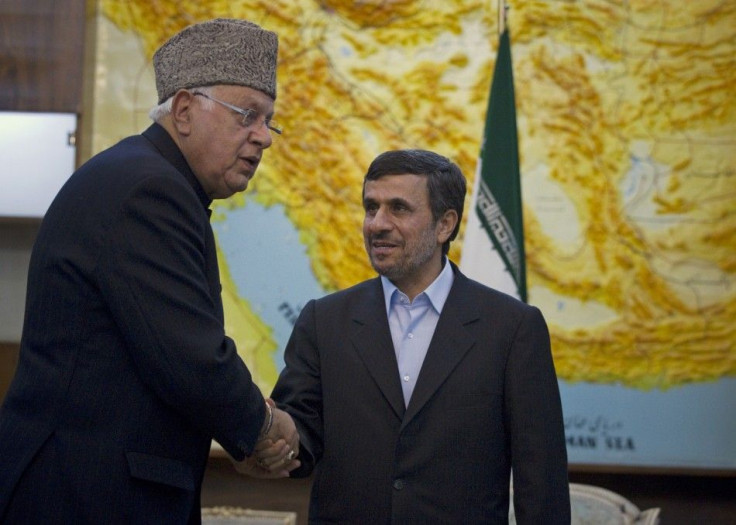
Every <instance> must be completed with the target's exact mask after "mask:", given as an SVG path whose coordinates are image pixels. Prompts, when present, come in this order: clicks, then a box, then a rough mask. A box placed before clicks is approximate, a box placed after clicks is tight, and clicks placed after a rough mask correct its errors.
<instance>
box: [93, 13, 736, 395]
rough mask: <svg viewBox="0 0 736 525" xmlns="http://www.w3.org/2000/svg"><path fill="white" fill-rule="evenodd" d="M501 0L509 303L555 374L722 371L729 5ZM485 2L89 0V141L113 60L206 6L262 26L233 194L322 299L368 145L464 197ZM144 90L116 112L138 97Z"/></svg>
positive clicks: (732, 32) (485, 76) (257, 325)
mask: <svg viewBox="0 0 736 525" xmlns="http://www.w3.org/2000/svg"><path fill="white" fill-rule="evenodd" d="M510 3H511V5H512V9H511V11H510V13H509V18H508V25H509V27H510V30H511V42H512V54H513V63H514V74H515V83H516V100H517V119H518V129H519V149H520V164H521V171H522V187H523V193H524V214H525V215H524V224H525V234H526V238H525V245H526V255H527V274H528V287H529V302H530V303H532V304H535V305H537V306H539V307H540V308H541V309H542V311H543V312H544V314H545V317H546V318H547V320H548V323H549V325H550V331H551V336H552V345H553V352H554V357H555V364H556V368H557V372H558V376H559V377H560V378H561V379H565V380H568V381H589V382H597V383H621V384H625V385H629V386H634V387H638V388H643V389H648V388H669V387H672V386H676V385H679V384H684V383H689V382H697V381H707V380H715V379H718V378H720V377H725V376H733V375H736V349H734V346H735V345H734V343H735V342H736V328H734V327H735V326H736V322H734V321H736V279H735V278H734V274H735V273H736V97H734V93H736V52H735V51H736V49H735V45H734V42H735V41H736V39H735V38H734V36H736V2H733V1H731V2H723V1H715V0H710V1H709V0H703V1H699V2H679V1H677V0H659V1H653V0H630V1H627V2H623V1H603V0H587V1H578V2H563V1H559V0H556V1H523V2H521V1H519V2H510ZM496 4H497V2H495V1H488V0H486V1H483V2H480V1H470V0H468V1H460V0H455V1H453V0H442V1H439V0H438V1H409V0H404V1H402V0H384V1H378V0H372V1H371V0H369V1H362V2H353V1H330V0H323V1H320V2H315V1H314V0H309V1H308V0H282V1H279V0H263V1H254V0H244V1H234V2H233V1H231V2H223V1H207V0H200V1H189V2H187V1H174V0H168V1H167V0H100V2H99V11H100V15H101V16H100V21H99V24H100V25H104V24H110V25H112V27H113V28H114V31H116V32H117V33H115V34H119V36H116V37H115V38H118V39H119V40H116V41H115V44H114V43H113V42H111V41H104V42H103V41H101V40H100V41H98V42H97V45H98V49H101V50H102V51H98V55H97V61H98V63H97V64H96V65H95V69H96V77H97V78H96V86H97V87H96V90H97V91H96V93H95V100H96V102H95V104H97V107H96V117H95V128H96V129H95V131H94V136H95V141H96V142H95V146H94V147H95V149H96V150H99V149H101V148H102V147H106V146H108V145H110V144H111V143H113V142H115V141H116V140H118V139H119V138H120V136H121V135H126V134H129V133H127V132H126V131H123V130H121V129H120V128H118V129H113V128H114V126H115V125H116V124H117V125H119V123H120V118H119V111H118V118H117V119H114V118H113V111H114V109H115V103H114V102H111V100H114V99H115V97H122V98H125V97H126V96H128V95H126V94H120V93H114V92H113V91H115V90H116V89H117V90H120V87H119V85H118V84H119V82H120V81H122V80H121V79H115V82H113V81H112V80H113V75H114V70H115V69H116V67H115V65H116V64H119V65H122V64H123V63H124V62H126V61H130V60H131V59H134V60H137V62H138V63H140V64H141V66H140V68H141V73H140V75H139V76H138V78H132V79H128V82H131V83H134V82H138V81H141V77H142V76H143V75H145V74H146V73H144V72H143V69H144V68H145V67H146V66H145V64H147V63H150V57H151V56H152V54H153V51H154V50H155V49H156V48H157V47H158V46H159V45H160V44H161V43H163V42H164V41H165V40H166V39H167V38H168V37H169V36H171V35H172V34H174V33H175V32H177V31H178V30H180V29H182V28H183V27H185V26H187V25H189V24H191V23H194V22H197V21H202V20H205V19H209V18H213V17H218V16H223V17H236V18H246V19H249V20H252V21H254V22H256V23H259V24H261V25H263V26H264V27H266V28H268V29H270V30H273V31H275V32H276V33H278V35H279V48H280V49H279V69H278V98H277V100H276V112H277V117H278V119H277V120H278V121H279V123H280V124H282V125H283V126H284V128H285V133H284V135H283V136H282V137H280V138H279V140H277V141H275V142H274V145H273V146H272V148H271V150H269V152H268V153H267V155H266V156H265V157H264V163H263V165H262V167H261V168H260V170H259V173H258V175H257V177H256V178H255V179H254V181H253V182H252V184H251V188H250V189H249V190H248V192H249V193H250V192H253V194H252V195H253V198H255V199H256V200H258V201H259V202H260V203H261V204H263V205H265V206H269V205H272V204H280V205H283V206H284V209H285V212H286V214H287V216H288V218H289V219H290V221H291V222H292V223H293V224H294V225H295V227H296V228H297V229H298V231H299V232H300V236H301V240H302V242H303V243H304V245H305V246H306V247H307V250H308V255H309V258H310V260H311V262H312V269H313V272H314V274H315V275H316V277H317V279H318V281H319V283H320V284H321V286H322V287H323V288H324V290H326V291H332V290H337V289H341V288H345V287H347V286H350V285H352V284H354V283H356V282H358V281H360V280H363V279H365V278H368V277H372V276H373V275H374V272H373V271H372V269H371V268H370V266H369V265H368V263H367V260H366V256H365V252H364V248H363V244H362V237H361V233H360V231H361V221H362V207H361V202H360V192H361V180H362V176H363V173H364V171H365V169H366V168H367V166H368V164H369V163H370V161H371V160H372V159H373V157H374V156H375V155H376V154H377V153H379V152H381V151H384V150H386V149H391V148H405V147H419V148H425V149H432V150H435V151H438V152H440V153H443V154H445V155H447V156H449V157H451V158H452V159H453V160H454V161H456V162H457V163H458V164H459V165H460V167H461V168H462V169H463V172H464V173H465V174H466V176H467V177H468V179H469V187H472V179H473V177H474V171H475V165H476V160H477V156H478V153H479V150H480V143H481V135H482V132H483V126H484V117H485V111H486V104H487V97H488V92H489V86H490V82H491V73H492V70H493V63H494V60H495V49H496V43H497V41H498V13H497V12H496ZM106 34H107V35H108V38H111V37H109V35H111V34H113V32H112V31H110V32H108V33H106ZM116 44H119V45H117V47H116ZM126 46H127V47H126ZM131 57H135V58H131ZM108 60H109V61H110V63H109V64H106V63H105V62H106V61H108ZM149 74H150V73H149ZM148 83H149V84H151V86H150V88H148V89H150V90H151V91H150V97H149V96H141V95H142V94H141V92H140V91H139V92H137V95H136V96H137V97H138V98H140V100H136V101H134V102H132V103H131V104H132V105H133V106H135V108H136V109H135V110H132V111H137V112H139V113H140V112H141V110H140V108H139V105H141V104H142V105H145V106H146V107H145V111H147V109H149V108H150V106H152V105H153V104H154V103H155V91H154V89H153V86H152V84H153V82H152V79H151V81H150V82H148ZM113 84H114V85H115V86H118V87H113ZM140 84H143V82H142V81H141V82H140ZM148 94H149V93H147V94H146V95H148ZM97 101H99V102H97ZM108 116H109V118H108ZM133 120H135V119H133ZM243 199H244V196H243V195H239V196H237V197H235V198H233V199H230V200H229V201H227V202H219V201H218V206H230V207H237V206H241V205H242V204H243V202H244V201H243ZM467 202H468V203H469V202H470V196H468V201H467ZM470 212H471V211H470V210H468V208H467V206H466V214H467V213H470ZM461 246H462V238H460V239H458V241H457V242H455V243H454V245H453V250H452V251H451V253H450V256H451V258H453V259H454V260H456V261H457V260H459V258H460V257H461V255H462V254H461V251H460V248H461ZM221 263H222V266H223V271H222V273H223V288H224V299H225V308H226V315H227V317H228V326H227V329H228V333H230V334H231V335H232V336H233V337H234V338H235V339H236V342H237V344H238V347H239V349H240V351H241V353H243V354H244V359H245V360H246V362H248V364H249V366H250V367H251V368H252V369H253V370H254V376H255V377H256V380H257V381H258V382H259V384H260V385H262V388H263V389H264V391H268V390H269V386H270V385H272V384H273V381H274V380H275V377H276V373H277V370H276V369H275V366H273V363H272V361H271V359H270V354H271V353H273V351H274V348H275V342H274V340H273V339H272V338H271V336H270V332H269V329H268V327H267V326H265V325H264V324H263V323H261V322H260V320H259V319H258V316H257V315H255V314H254V313H253V312H252V311H251V310H250V308H249V307H248V303H247V298H243V297H238V296H237V293H235V292H234V286H233V284H232V282H231V281H229V272H228V268H227V264H226V262H224V259H222V258H221Z"/></svg>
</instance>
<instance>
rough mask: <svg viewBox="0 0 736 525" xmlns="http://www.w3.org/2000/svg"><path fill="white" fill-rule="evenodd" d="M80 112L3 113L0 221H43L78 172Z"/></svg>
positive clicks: (0, 150)
mask: <svg viewBox="0 0 736 525" xmlns="http://www.w3.org/2000/svg"><path fill="white" fill-rule="evenodd" d="M76 129H77V115H76V114H74V113H32V112H22V111H2V112H0V159H2V160H1V161H0V217H21V218H41V217H43V216H44V214H45V213H46V210H47V209H48V207H49V205H50V204H51V201H52V200H53V199H54V197H55V196H56V194H57V193H58V191H59V189H61V186H62V185H63V184H64V182H66V180H67V179H68V178H69V176H70V175H71V174H72V172H73V171H74V162H75V154H76V147H75V145H74V136H75V133H76Z"/></svg>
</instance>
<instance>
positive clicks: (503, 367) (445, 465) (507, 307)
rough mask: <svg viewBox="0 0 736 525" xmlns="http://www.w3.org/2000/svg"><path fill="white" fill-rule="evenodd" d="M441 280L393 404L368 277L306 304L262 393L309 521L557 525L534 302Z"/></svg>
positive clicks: (553, 399)
mask: <svg viewBox="0 0 736 525" xmlns="http://www.w3.org/2000/svg"><path fill="white" fill-rule="evenodd" d="M453 271H454V272H455V282H454V284H453V287H452V290H451V292H450V295H449V297H448V299H447V302H446V303H445V306H444V309H443V311H442V314H441V316H440V318H439V321H438V324H437V328H436V330H435V334H434V338H433V339H432V342H431V344H430V347H429V350H428V352H427V356H426V358H425V361H424V364H423V366H422V369H421V373H420V375H419V378H418V381H417V384H416V388H415V390H414V392H413V395H412V397H411V400H410V403H409V406H408V407H407V408H404V401H403V398H402V392H401V385H400V380H399V374H398V367H397V362H396V357H395V354H394V349H393V345H392V341H391V334H390V330H389V327H388V319H387V316H386V308H385V303H384V299H383V289H382V287H381V283H380V279H373V280H370V281H366V282H364V283H362V284H359V285H357V286H355V287H353V288H350V289H348V290H344V291H341V292H337V293H335V294H332V295H329V296H327V297H324V298H322V299H319V300H316V301H311V302H309V303H308V304H307V305H306V306H305V308H304V309H303V311H302V312H301V314H300V316H299V320H298V321H297V323H296V326H295V328H294V332H293V334H292V336H291V339H290V341H289V344H288V345H287V348H286V355H285V359H286V368H285V369H284V370H283V372H282V374H281V376H280V378H279V380H278V383H277V384H276V387H275V389H274V391H273V394H272V396H273V398H274V399H276V400H277V401H278V402H279V404H280V405H282V406H283V407H285V408H286V410H288V411H289V412H290V413H291V414H292V416H293V417H294V418H295V420H296V422H297V427H298V429H299V432H300V435H301V439H302V442H301V452H300V459H301V460H302V462H303V466H302V467H300V470H299V471H296V472H295V473H294V475H308V474H309V473H310V471H311V470H312V469H313V468H314V469H315V477H314V484H313V488H312V495H311V502H310V521H312V522H314V523H351V524H355V523H370V524H382V523H397V524H407V523H417V524H427V523H462V524H469V523H507V521H508V513H509V475H510V472H511V468H512V467H513V472H514V475H513V478H514V505H515V510H516V517H517V520H518V523H539V524H553V523H569V522H570V501H569V492H568V484H567V454H566V449H565V439H564V429H563V422H562V409H561V403H560V397H559V391H558V385H557V380H556V376H555V371H554V366H553V363H552V356H551V353H550V344H549V334H548V331H547V326H546V324H545V322H544V319H543V318H542V315H541V313H540V312H539V310H538V309H536V308H534V307H531V306H528V305H525V304H524V303H522V302H520V301H517V300H516V299H513V298H511V297H509V296H507V295H504V294H501V293H499V292H497V291H494V290H491V289H489V288H486V287H484V286H482V285H480V284H478V283H477V282H474V281H471V280H469V279H467V278H466V277H465V276H463V274H461V273H460V272H459V271H458V269H457V268H456V267H455V266H454V265H453Z"/></svg>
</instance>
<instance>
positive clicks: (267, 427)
mask: <svg viewBox="0 0 736 525" xmlns="http://www.w3.org/2000/svg"><path fill="white" fill-rule="evenodd" d="M269 401H271V400H270V399H267V400H266V417H265V419H264V421H263V426H262V427H261V432H260V434H258V439H263V438H265V437H266V436H267V435H268V433H269V432H270V431H271V427H272V426H273V405H272V404H271V403H273V401H271V403H269Z"/></svg>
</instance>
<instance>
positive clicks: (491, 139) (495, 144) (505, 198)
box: [460, 29, 527, 302]
mask: <svg viewBox="0 0 736 525" xmlns="http://www.w3.org/2000/svg"><path fill="white" fill-rule="evenodd" d="M514 104H515V100H514V76H513V72H512V68H511V43H510V38H509V32H508V29H504V30H503V32H502V33H501V37H500V40H499V45H498V54H497V56H496V66H495V68H494V71H493V82H492V83H491V94H490V97H489V99H488V113H487V114H486V125H485V130H484V133H483V143H482V145H481V151H480V158H479V161H478V166H477V170H476V176H475V185H474V188H473V198H472V206H471V210H470V213H469V215H468V222H467V224H466V230H465V240H464V242H463V250H462V259H461V260H460V269H461V270H462V271H463V273H465V274H466V275H467V276H469V277H471V278H472V279H475V280H476V281H479V282H482V283H484V284H486V285H488V286H490V287H492V288H496V289H497V290H501V291H502V292H506V293H508V294H510V295H513V296H515V297H516V298H518V299H521V300H522V301H524V302H526V300H527V296H526V265H525V260H524V227H523V220H522V211H521V180H520V176H519V149H518V145H517V134H516V108H515V105H514Z"/></svg>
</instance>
